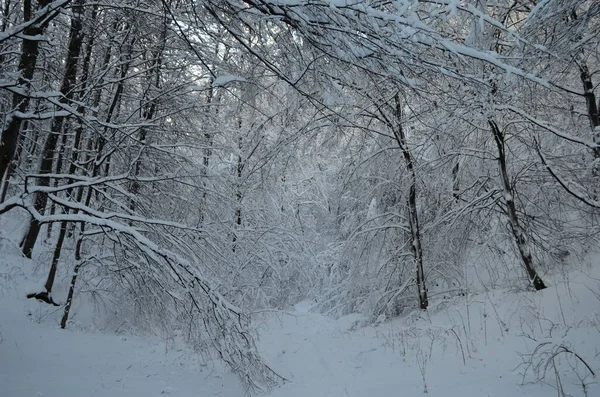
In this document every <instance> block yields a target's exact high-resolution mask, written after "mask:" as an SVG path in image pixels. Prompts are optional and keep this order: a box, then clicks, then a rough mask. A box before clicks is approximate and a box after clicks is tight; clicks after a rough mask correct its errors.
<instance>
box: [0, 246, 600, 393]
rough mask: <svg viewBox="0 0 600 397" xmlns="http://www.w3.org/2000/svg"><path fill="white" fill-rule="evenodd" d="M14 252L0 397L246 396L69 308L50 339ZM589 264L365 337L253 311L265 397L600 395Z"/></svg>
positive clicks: (306, 316)
mask: <svg viewBox="0 0 600 397" xmlns="http://www.w3.org/2000/svg"><path fill="white" fill-rule="evenodd" d="M5 243H6V238H5ZM16 254H17V252H16V251H15V250H13V249H12V248H11V247H10V246H9V244H3V245H2V250H1V251H0V396H2V397H31V396H51V397H55V396H56V397H80V396H106V397H117V396H123V397H134V396H144V397H147V396H159V395H170V396H182V397H183V396H190V397H191V396H225V397H237V396H244V395H245V390H244V389H243V388H242V386H241V384H240V383H239V382H238V380H237V379H236V377H235V376H234V375H232V374H230V373H228V372H227V371H226V370H225V369H224V368H223V367H222V366H220V365H218V364H211V363H208V364H207V363H204V361H203V360H202V359H201V358H199V357H197V356H195V355H194V354H193V353H191V352H190V351H188V350H186V349H185V348H182V347H181V346H179V347H178V345H177V344H176V343H174V342H167V341H162V340H160V339H157V338H149V337H147V338H141V337H135V336H125V335H114V334H103V333H101V332H100V331H98V330H96V331H94V330H93V329H92V326H91V325H89V326H87V327H86V324H85V323H86V322H87V323H88V324H92V321H91V319H92V318H93V316H94V312H93V311H92V310H91V309H90V312H89V313H85V310H84V309H82V308H81V307H80V309H79V312H78V314H77V315H76V319H78V320H77V321H79V322H80V323H81V326H80V327H77V330H66V331H65V330H60V329H59V328H58V325H57V324H58V318H60V317H59V313H58V312H56V313H54V312H53V310H55V309H53V308H51V307H49V306H48V305H47V304H44V303H39V302H34V301H31V300H26V299H25V298H24V295H25V292H26V291H27V289H30V285H31V284H32V281H35V280H36V277H38V278H40V277H41V278H43V274H44V269H43V268H42V269H41V270H40V269H38V270H37V272H36V269H37V268H39V266H36V264H35V262H32V261H29V260H25V259H22V258H20V257H18V256H17V255H16ZM592 262H593V264H592V265H591V266H587V267H584V270H578V271H570V272H569V273H568V274H567V275H568V277H567V276H564V277H560V278H558V279H556V280H550V281H552V282H551V284H552V286H551V287H550V288H548V289H546V290H544V291H541V292H537V293H534V292H515V291H506V290H496V291H489V292H487V293H483V294H479V295H472V296H467V297H459V298H456V299H455V300H452V301H438V302H433V303H434V305H432V309H431V310H430V311H429V312H428V313H421V314H419V313H417V314H412V315H411V316H408V317H404V318H398V319H393V320H389V321H381V322H380V323H379V324H378V325H375V326H371V325H367V323H366V322H365V321H364V319H362V318H361V317H359V316H357V315H352V316H347V317H344V318H342V319H338V320H334V319H331V318H328V317H325V316H322V315H319V314H315V313H311V312H310V309H311V304H310V303H308V302H301V303H300V304H298V305H296V306H295V308H293V309H292V310H290V311H289V312H269V313H263V314H261V315H259V316H257V317H256V326H257V328H258V330H259V332H260V335H261V340H260V342H259V349H260V350H261V352H262V353H263V355H264V357H265V359H266V360H267V361H268V363H269V364H270V366H271V367H272V368H273V369H275V370H276V371H277V372H278V373H279V374H280V375H282V376H283V377H285V378H287V379H288V381H287V382H286V383H285V384H284V385H283V386H281V387H280V388H277V389H275V390H274V391H272V393H271V394H270V395H271V396H272V397H308V396H311V397H320V396H322V397H344V396H352V397H379V396H381V397H389V396H420V395H423V394H424V393H425V392H427V393H428V395H431V396H443V397H453V396H461V397H465V396H473V397H487V396H494V397H515V396H529V397H537V396H539V397H542V396H544V397H545V396H551V395H559V396H561V394H560V392H559V391H557V389H556V388H557V387H559V388H562V390H564V392H565V393H570V394H571V395H574V396H579V395H581V396H583V395H585V393H587V396H591V397H593V396H600V386H599V385H598V373H600V258H596V259H595V260H593V261H592ZM34 284H35V282H34ZM63 287H64V286H63ZM57 299H58V300H60V299H61V296H60V293H57ZM82 307H84V306H82ZM59 311H60V310H59ZM77 316H78V317H77ZM575 353H576V354H577V356H576V355H575ZM584 362H585V363H584ZM585 364H587V365H589V367H590V368H589V369H588V368H587V367H586V365H585ZM590 369H591V370H592V371H594V372H595V373H596V376H595V377H594V376H592V375H591V372H590ZM556 374H558V376H559V379H558V381H557V378H556ZM539 378H541V379H542V381H541V382H533V381H535V380H536V379H539Z"/></svg>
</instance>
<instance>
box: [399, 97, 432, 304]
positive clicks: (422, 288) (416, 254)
mask: <svg viewBox="0 0 600 397" xmlns="http://www.w3.org/2000/svg"><path fill="white" fill-rule="evenodd" d="M394 100H395V105H396V108H395V110H396V125H395V128H393V131H394V136H395V138H396V142H397V143H398V146H399V147H400V150H402V155H403V156H404V163H405V165H406V171H407V172H408V176H409V178H410V187H409V191H408V200H407V204H408V222H409V224H410V242H411V251H412V254H413V258H414V263H415V267H416V270H417V274H416V277H417V293H418V296H419V307H420V308H421V309H423V310H425V309H427V307H428V306H429V299H428V297H427V286H426V285H425V272H424V270H423V248H422V246H421V230H420V228H419V213H418V211H417V175H416V172H415V167H414V160H413V157H412V153H411V152H410V150H409V148H408V145H407V142H406V135H405V134H404V129H403V128H402V120H401V119H402V103H401V101H400V96H399V95H398V94H396V96H395V97H394Z"/></svg>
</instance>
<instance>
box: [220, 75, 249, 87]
mask: <svg viewBox="0 0 600 397" xmlns="http://www.w3.org/2000/svg"><path fill="white" fill-rule="evenodd" d="M245 81H247V80H246V79H245V78H243V77H240V76H234V75H229V74H228V75H224V76H219V77H217V78H216V79H215V80H214V81H213V82H212V86H213V87H222V86H225V85H227V84H229V83H233V82H245Z"/></svg>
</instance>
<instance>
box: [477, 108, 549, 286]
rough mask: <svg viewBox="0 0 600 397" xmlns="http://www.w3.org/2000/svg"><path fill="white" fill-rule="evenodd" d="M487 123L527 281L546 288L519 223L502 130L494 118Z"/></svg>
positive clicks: (511, 227)
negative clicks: (490, 130)
mask: <svg viewBox="0 0 600 397" xmlns="http://www.w3.org/2000/svg"><path fill="white" fill-rule="evenodd" d="M488 123H489V125H490V127H491V129H492V134H493V135H494V141H495V142H496V147H497V148H498V167H499V169H500V179H501V182H502V189H503V191H504V201H505V204H506V212H507V214H508V221H509V224H510V229H511V231H512V234H513V237H514V240H515V243H516V244H517V248H518V249H519V254H520V256H521V261H522V262H523V266H524V267H525V270H526V271H527V275H528V276H529V281H530V282H531V283H532V285H533V288H535V290H536V291H539V290H542V289H544V288H546V285H545V284H544V282H543V281H542V279H541V278H540V276H539V275H538V274H537V272H536V271H535V268H534V266H533V257H532V254H531V247H530V244H529V238H528V236H527V234H526V233H525V231H524V230H523V228H522V227H521V225H520V224H519V217H518V216H517V209H516V206H515V201H514V197H513V189H512V186H511V185H510V179H509V177H508V171H507V167H506V152H505V144H504V134H503V133H502V131H500V129H499V128H498V125H497V124H496V123H495V122H494V120H491V119H490V120H488Z"/></svg>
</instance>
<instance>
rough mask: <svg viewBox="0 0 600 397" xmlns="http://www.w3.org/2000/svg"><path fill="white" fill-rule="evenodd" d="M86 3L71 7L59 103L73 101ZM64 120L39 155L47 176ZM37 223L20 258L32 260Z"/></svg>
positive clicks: (38, 198) (41, 197)
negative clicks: (24, 257)
mask: <svg viewBox="0 0 600 397" xmlns="http://www.w3.org/2000/svg"><path fill="white" fill-rule="evenodd" d="M84 1H85V0H77V1H76V2H75V4H74V5H73V10H72V12H73V16H72V17H71V31H70V33H69V47H68V53H67V58H66V65H65V73H64V76H63V81H62V84H61V89H60V92H61V94H62V96H61V97H60V99H59V100H60V102H61V103H65V104H66V103H69V102H70V101H71V99H72V98H73V86H74V85H75V80H76V77H77V63H78V60H79V54H80V52H81V46H82V43H83V15H84V10H83V5H84ZM63 122H64V117H55V118H54V121H53V122H52V127H51V131H50V134H49V135H48V138H47V139H46V142H45V144H44V149H43V152H42V161H41V163H40V171H39V173H40V174H49V173H51V172H52V163H53V160H54V154H55V151H56V144H57V142H58V137H59V135H60V134H61V132H62V128H63ZM49 183H50V178H44V177H43V178H39V179H38V184H39V185H40V186H48V185H49ZM47 201H48V197H47V196H46V194H44V193H37V194H36V195H35V197H34V207H35V209H36V211H38V212H39V213H43V212H44V209H45V208H46V203H47ZM40 227H41V225H40V223H39V222H38V221H37V220H35V219H33V218H32V220H31V222H30V224H29V229H28V231H27V234H26V235H25V237H24V238H23V241H22V242H21V249H22V251H23V255H25V256H26V257H27V258H31V253H32V251H33V247H34V246H35V242H36V240H37V237H38V235H39V233H40Z"/></svg>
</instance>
